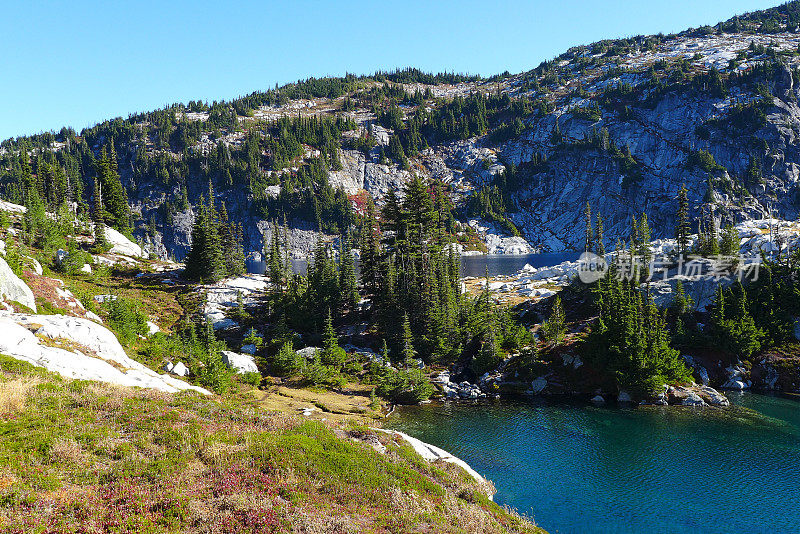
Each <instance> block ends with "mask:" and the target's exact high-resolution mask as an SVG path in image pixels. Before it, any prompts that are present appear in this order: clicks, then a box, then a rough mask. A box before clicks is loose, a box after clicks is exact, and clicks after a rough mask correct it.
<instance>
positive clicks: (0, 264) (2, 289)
mask: <svg viewBox="0 0 800 534" xmlns="http://www.w3.org/2000/svg"><path fill="white" fill-rule="evenodd" d="M0 297H2V298H3V299H4V300H7V301H10V300H13V301H16V302H19V303H20V304H23V305H25V306H27V307H28V308H30V309H32V310H33V311H36V298H35V297H34V296H33V291H31V288H29V287H28V284H26V283H25V282H23V281H22V279H21V278H20V277H19V276H17V275H16V274H14V271H12V270H11V267H9V266H8V263H6V260H4V259H3V258H0Z"/></svg>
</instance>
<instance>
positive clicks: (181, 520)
mask: <svg viewBox="0 0 800 534" xmlns="http://www.w3.org/2000/svg"><path fill="white" fill-rule="evenodd" d="M367 436H369V437H371V438H374V437H377V438H378V439H379V440H380V441H381V442H382V443H383V444H384V445H385V446H386V447H387V451H386V453H383V454H382V453H379V452H377V451H376V450H375V449H373V448H372V447H371V446H370V445H368V444H366V443H364V441H363V440H364V438H365V437H367ZM303 529H305V531H315V532H418V531H428V532H538V530H537V529H536V527H534V526H532V525H531V524H529V523H527V522H526V521H525V520H523V519H521V518H520V517H518V516H516V515H514V514H512V513H510V512H508V511H506V510H505V509H503V508H501V507H499V506H497V505H496V504H494V503H493V502H491V501H489V500H488V499H487V498H486V497H485V495H484V494H483V493H482V489H481V488H480V487H479V486H478V485H477V484H476V483H475V482H474V481H473V480H472V479H471V478H470V477H469V476H468V475H467V474H466V473H465V472H464V471H463V470H461V469H460V468H458V467H456V466H452V465H450V464H442V465H434V464H430V463H428V462H426V461H425V460H423V459H422V458H421V457H420V456H419V455H417V454H416V453H415V452H414V451H413V450H412V449H411V448H410V447H409V446H408V445H406V444H405V443H403V442H395V441H394V440H393V438H391V437H389V436H388V435H384V434H381V433H375V432H374V431H371V430H369V429H368V428H366V427H364V426H356V425H353V424H346V423H342V424H339V425H333V424H330V425H326V424H324V423H321V422H316V421H310V420H306V419H302V418H297V417H294V416H290V415H286V414H281V413H269V412H265V411H263V410H261V409H259V406H258V404H257V402H256V401H255V398H254V396H253V395H251V394H250V393H248V392H246V391H243V390H241V391H239V392H238V393H235V394H233V395H232V396H230V397H228V398H220V397H204V396H202V395H199V394H196V393H193V392H186V393H182V394H177V395H172V394H164V393H159V392H154V391H144V390H136V389H131V388H120V387H115V386H110V385H107V384H100V383H94V382H86V381H69V380H65V379H61V378H59V377H58V376H56V375H54V374H51V373H48V372H47V371H44V370H42V369H39V368H34V367H32V366H30V365H27V364H24V363H21V362H19V361H16V360H14V359H11V358H8V357H5V356H0V531H2V532H12V533H13V532H20V533H22V532H24V533H28V532H137V533H139V532H220V533H222V532H226V533H237V532H291V531H293V530H300V531H303Z"/></svg>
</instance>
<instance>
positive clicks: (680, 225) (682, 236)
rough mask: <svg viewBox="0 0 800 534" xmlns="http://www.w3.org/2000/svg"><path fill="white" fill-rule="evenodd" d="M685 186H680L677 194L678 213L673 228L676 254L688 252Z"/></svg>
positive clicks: (687, 202) (688, 230)
mask: <svg viewBox="0 0 800 534" xmlns="http://www.w3.org/2000/svg"><path fill="white" fill-rule="evenodd" d="M687 193H688V191H687V189H686V185H682V186H681V190H680V191H679V192H678V212H677V224H676V226H675V238H676V239H677V241H678V252H679V253H680V254H686V252H687V251H688V250H689V232H690V231H691V230H690V228H689V199H688V197H687Z"/></svg>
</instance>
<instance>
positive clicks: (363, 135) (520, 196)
mask: <svg viewBox="0 0 800 534" xmlns="http://www.w3.org/2000/svg"><path fill="white" fill-rule="evenodd" d="M796 11H797V3H796V2H791V3H789V4H786V5H784V6H781V7H779V8H775V9H774V10H768V11H765V12H757V13H754V14H748V15H745V16H742V17H736V18H734V19H731V20H729V21H726V22H724V23H720V24H718V25H716V26H714V27H703V28H699V29H691V30H688V31H685V32H682V33H680V34H676V35H667V36H664V35H657V36H638V37H633V38H629V39H617V40H608V41H602V42H598V43H593V44H590V45H586V46H578V47H575V48H572V49H570V50H569V51H567V52H565V53H564V54H562V55H561V56H559V57H557V58H555V59H554V60H552V61H547V62H544V63H543V64H542V65H540V66H539V67H537V68H536V69H533V70H531V71H528V72H524V73H520V74H515V75H511V74H503V75H499V76H494V77H492V78H490V79H481V78H478V77H459V76H443V75H440V76H431V75H424V74H422V73H419V72H418V71H414V70H407V71H398V72H396V73H393V74H389V75H387V74H385V73H384V74H380V75H375V76H371V77H361V78H355V77H352V76H351V77H347V78H333V79H321V80H315V79H311V80H306V81H304V82H298V83H297V84H291V85H289V86H286V87H284V88H281V89H276V90H274V91H269V92H267V93H253V94H252V95H249V96H247V97H244V98H241V99H238V100H234V101H232V102H230V103H225V102H222V103H217V102H215V103H214V104H213V105H211V106H208V105H206V104H203V103H197V102H192V103H190V104H189V105H177V106H172V107H169V108H166V109H165V110H162V111H160V112H157V113H156V112H154V114H142V115H134V116H131V117H129V118H128V119H126V120H123V119H115V120H113V121H108V122H106V123H103V124H101V125H98V126H96V127H94V128H92V129H87V130H85V131H84V132H81V135H75V133H74V132H71V131H70V130H67V129H65V130H62V131H61V132H59V133H58V134H44V135H42V136H36V137H34V138H24V139H16V140H9V141H6V142H5V143H3V147H2V149H0V157H4V158H6V159H5V162H6V165H7V168H6V173H5V175H4V176H3V177H2V181H3V182H4V183H5V187H6V191H9V190H11V189H13V183H14V180H15V179H18V177H17V178H15V175H14V173H13V172H11V171H9V170H8V169H11V168H12V167H13V164H12V163H9V162H11V160H12V159H13V157H18V156H19V154H20V153H21V152H22V151H25V153H26V154H28V153H30V154H31V155H35V154H39V155H40V156H41V157H43V158H44V159H45V160H47V159H48V158H51V159H53V160H54V161H55V162H56V164H58V162H60V161H61V159H59V156H58V153H67V152H69V151H73V152H74V151H76V150H78V149H76V146H79V145H81V143H84V142H86V143H88V145H87V146H88V150H89V151H90V152H91V153H92V154H94V155H95V156H96V155H97V154H98V153H99V151H100V149H101V148H102V147H104V146H108V145H109V143H111V142H113V144H114V146H115V148H116V155H117V158H118V161H119V173H120V176H121V179H122V183H123V185H124V186H125V188H126V190H127V195H128V198H129V200H130V203H131V206H132V208H133V212H134V223H135V228H136V230H135V234H136V236H137V237H138V238H139V239H140V240H141V241H142V243H143V244H145V249H146V250H148V251H150V252H154V253H155V254H157V255H159V256H161V257H166V256H169V255H172V256H175V257H177V258H178V259H180V258H182V257H183V256H184V255H185V254H186V251H187V250H188V247H189V244H190V241H191V235H190V234H191V225H192V221H193V218H194V211H195V210H194V208H196V205H197V202H198V200H199V197H200V195H201V194H202V193H204V192H206V191H207V190H208V182H209V181H211V182H212V183H213V184H214V187H215V191H216V197H217V201H218V202H220V203H224V204H225V205H226V208H227V211H228V214H229V216H230V217H231V219H232V220H234V221H236V222H239V223H241V224H242V230H243V238H244V247H245V252H246V253H259V252H261V250H262V246H263V241H264V238H265V235H267V236H268V235H269V234H270V233H271V230H270V224H269V221H275V220H277V221H278V222H282V221H281V219H282V218H284V217H286V218H287V223H288V226H289V227H290V246H291V249H292V250H293V253H295V255H303V254H305V253H307V251H308V250H309V249H310V248H311V247H312V246H313V243H315V242H316V240H317V237H318V235H319V230H320V229H321V228H322V229H323V230H324V229H326V228H327V229H328V231H329V232H330V227H331V226H335V225H336V223H338V224H339V226H341V225H342V223H343V222H344V221H341V220H339V221H337V220H335V219H336V218H337V217H338V216H337V215H335V214H327V213H324V212H323V213H322V214H321V215H320V212H319V209H318V208H317V210H318V211H317V220H315V218H314V216H313V214H312V215H309V212H308V209H306V210H305V212H303V211H302V210H301V209H300V208H299V207H298V205H299V204H298V203H299V202H300V201H299V200H297V198H298V197H296V196H295V197H290V196H289V195H291V194H294V195H296V194H297V191H296V188H297V183H296V182H293V180H294V179H295V178H297V176H298V174H302V172H303V168H304V167H306V166H308V165H310V164H313V163H314V161H315V160H321V161H323V162H324V174H325V178H324V179H320V180H322V182H325V184H323V183H322V182H320V180H317V183H316V185H311V186H309V185H307V184H306V185H301V189H303V188H309V187H310V188H311V190H310V194H311V197H313V196H317V197H319V198H321V197H322V196H325V195H328V196H330V195H332V193H330V192H326V191H324V190H323V185H324V186H325V187H327V186H328V185H329V186H330V187H331V188H332V190H341V192H342V193H339V194H344V195H346V196H347V201H348V202H349V203H350V205H351V206H352V207H353V208H355V210H356V212H358V211H360V210H361V209H363V202H364V199H365V198H366V197H371V198H373V199H375V200H376V201H377V203H378V204H379V205H380V203H381V202H382V200H383V197H384V196H385V195H386V193H387V192H388V191H389V189H392V188H394V189H397V188H400V187H401V186H402V184H404V183H405V182H407V181H408V180H409V178H410V177H411V176H412V175H414V174H419V175H422V176H425V177H429V178H432V179H433V180H436V181H439V182H440V183H442V184H444V185H445V186H446V189H447V191H448V193H449V195H450V196H451V198H452V199H453V200H454V202H455V204H456V206H457V207H460V210H458V211H457V215H458V218H460V219H461V221H462V222H463V223H466V222H467V221H468V220H469V219H470V218H472V219H473V220H474V222H473V224H472V226H473V227H475V228H479V230H478V231H477V234H478V235H479V236H480V237H482V238H483V240H484V241H485V242H486V243H488V244H489V247H488V248H489V249H490V250H491V251H494V252H521V251H525V250H530V249H528V248H526V245H525V243H522V242H520V241H519V240H517V241H514V242H509V243H507V244H504V243H503V242H501V241H499V237H502V236H499V235H498V234H504V237H510V234H509V232H513V230H512V229H511V228H512V226H511V225H509V224H507V221H512V222H513V226H515V227H516V229H518V230H519V232H520V233H521V235H522V236H523V237H524V239H525V240H526V241H527V242H528V243H529V244H530V246H531V247H533V248H541V249H543V250H550V251H557V250H564V249H580V248H582V239H583V221H582V217H583V214H582V212H583V208H584V206H585V205H586V203H587V202H588V203H589V204H591V206H592V209H593V211H594V213H596V214H599V215H601V216H602V217H603V218H604V221H605V228H606V239H607V240H608V241H610V242H611V243H613V241H614V240H616V239H617V238H620V239H623V240H624V239H627V237H628V233H629V221H630V218H631V217H632V216H633V215H636V214H640V213H641V212H645V213H647V215H648V218H649V219H650V222H651V227H652V228H654V234H655V237H663V236H671V234H672V228H673V226H674V222H673V214H674V211H675V197H676V194H677V191H678V190H679V188H680V187H681V185H683V184H685V185H686V187H687V188H688V189H689V197H690V201H691V208H692V213H691V215H692V218H693V219H698V218H700V217H703V216H709V217H713V218H715V219H716V220H717V222H718V224H722V222H724V221H730V222H737V221H741V220H743V219H746V218H764V217H765V216H766V215H767V214H768V213H770V212H771V213H773V214H774V215H775V216H777V217H780V218H784V219H794V218H796V217H797V215H798V209H799V208H800V189H799V188H800V185H798V181H799V180H800V152H798V144H797V137H798V135H799V134H800V107H798V90H799V89H800V88H799V87H798V80H800V74H798V73H799V72H800V71H798V70H797V67H798V65H800V55H798V50H800V35H798V33H797V28H796V21H795V18H796ZM454 99H455V101H454ZM312 117H316V118H323V117H327V118H330V119H336V120H340V121H351V122H349V123H348V124H347V125H345V126H342V128H341V129H342V130H343V131H342V132H341V133H340V134H339V137H338V138H335V139H333V140H330V139H329V140H327V141H326V143H327V144H326V145H325V146H323V145H322V144H318V143H317V144H315V142H313V141H309V140H308V139H306V141H309V142H304V143H301V145H302V146H301V147H300V148H296V147H295V148H293V149H292V150H293V152H292V154H294V155H292V154H290V156H289V158H288V160H287V159H286V158H284V157H283V156H282V155H281V154H283V152H281V151H282V150H284V145H280V143H279V142H278V141H276V139H278V138H282V137H281V136H282V135H283V133H284V132H281V131H276V130H275V125H276V122H275V121H278V120H281V119H285V120H290V121H291V120H297V119H298V118H312ZM287 124H288V123H287ZM282 128H283V129H284V130H285V129H286V126H285V125H284V126H283V127H282ZM398 140H399V143H397V141H398ZM398 144H399V146H400V147H401V149H400V152H403V151H404V154H402V155H398ZM47 154H55V157H54V158H53V156H48V155H47ZM279 156H280V158H279ZM62 159H63V158H62ZM82 161H83V163H84V165H83V167H79V168H78V170H75V169H72V167H71V166H69V165H66V164H64V165H63V169H64V173H65V174H66V175H67V176H69V175H70V173H72V174H73V176H74V177H75V178H74V179H75V180H77V179H80V180H82V181H83V182H84V183H83V184H82V186H81V187H78V189H82V190H83V191H85V192H86V193H84V194H83V197H84V198H85V199H87V202H88V198H89V197H91V195H90V194H88V193H89V191H90V190H91V189H90V188H91V183H92V175H93V171H92V169H91V166H90V165H89V164H88V161H87V160H86V156H85V155H84V156H83V160H82ZM220 162H222V163H220ZM34 167H36V166H35V165H34ZM512 167H513V168H512ZM33 171H34V174H36V171H37V168H34V169H33ZM492 187H496V197H497V200H498V202H497V203H496V204H497V205H495V206H493V208H492V211H491V212H487V210H485V209H484V210H480V209H477V210H476V209H474V206H472V208H470V206H471V204H470V198H472V197H474V196H475V195H476V193H477V192H478V191H479V190H481V189H482V188H487V189H486V190H487V191H488V190H490V189H491V188H492ZM73 189H75V188H74V187H73ZM7 198H12V197H9V196H7ZM293 198H294V200H292V199H293ZM308 198H309V197H306V199H308ZM342 198H344V197H342ZM75 200H76V201H77V200H79V199H75ZM313 202H315V204H314V205H317V204H316V202H317V200H314V201H313ZM265 206H269V207H270V209H271V211H270V209H267V208H265ZM309 209H311V212H313V209H312V208H309ZM337 213H339V212H337ZM320 217H321V218H320ZM483 219H495V220H497V221H499V222H501V223H503V224H500V225H498V226H494V225H493V224H490V223H487V222H486V221H485V220H483ZM504 221H506V222H504ZM495 228H498V229H495ZM500 228H502V230H499V229H500ZM340 230H341V228H340ZM456 233H457V234H464V233H470V230H469V229H468V228H467V226H461V227H460V228H459V229H457V231H456ZM472 233H473V234H474V233H475V232H474V231H472ZM487 233H488V234H490V235H488V236H487V235H486V234H487ZM491 234H494V235H491ZM484 249H485V248H484Z"/></svg>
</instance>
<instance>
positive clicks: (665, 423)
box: [388, 393, 800, 534]
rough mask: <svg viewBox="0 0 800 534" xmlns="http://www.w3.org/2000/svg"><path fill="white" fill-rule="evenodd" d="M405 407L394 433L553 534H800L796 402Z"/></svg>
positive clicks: (799, 406)
mask: <svg viewBox="0 0 800 534" xmlns="http://www.w3.org/2000/svg"><path fill="white" fill-rule="evenodd" d="M731 397H732V401H733V403H734V407H732V408H730V409H712V408H684V407H635V408H634V407H631V408H620V407H612V406H609V407H594V406H587V405H585V404H573V403H549V402H536V403H513V402H498V403H493V404H484V405H463V404H432V405H427V406H419V407H404V408H401V409H399V410H397V411H396V412H395V413H394V414H393V415H392V416H391V417H390V418H389V420H388V426H391V427H393V428H396V429H398V430H402V431H404V432H406V433H408V434H410V435H412V436H414V437H417V438H419V439H421V440H423V441H426V442H428V443H431V444H434V445H437V446H439V447H442V448H444V449H445V450H448V451H450V452H451V453H452V454H454V455H456V456H458V457H460V458H462V459H464V460H465V461H467V462H468V463H469V464H470V465H471V466H472V467H473V468H475V469H476V470H477V471H478V472H479V473H481V474H483V475H484V476H486V477H487V478H489V479H491V480H492V481H493V482H494V483H495V486H496V487H497V495H496V496H495V500H496V501H497V502H498V503H500V504H503V505H507V506H509V507H511V508H514V509H516V510H517V511H518V512H520V513H522V514H524V515H527V516H528V517H531V518H532V519H533V520H534V521H535V522H536V523H537V524H539V525H540V526H541V527H542V528H544V529H546V530H548V531H549V532H551V533H565V534H566V533H580V534H589V533H636V534H646V533H666V532H681V533H690V532H702V533H733V532H737V533H738V532H747V533H762V532H763V533H784V532H785V533H790V532H791V533H796V532H800V402H798V401H797V400H795V399H790V398H783V397H770V396H763V395H756V394H749V393H744V394H733V395H731Z"/></svg>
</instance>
